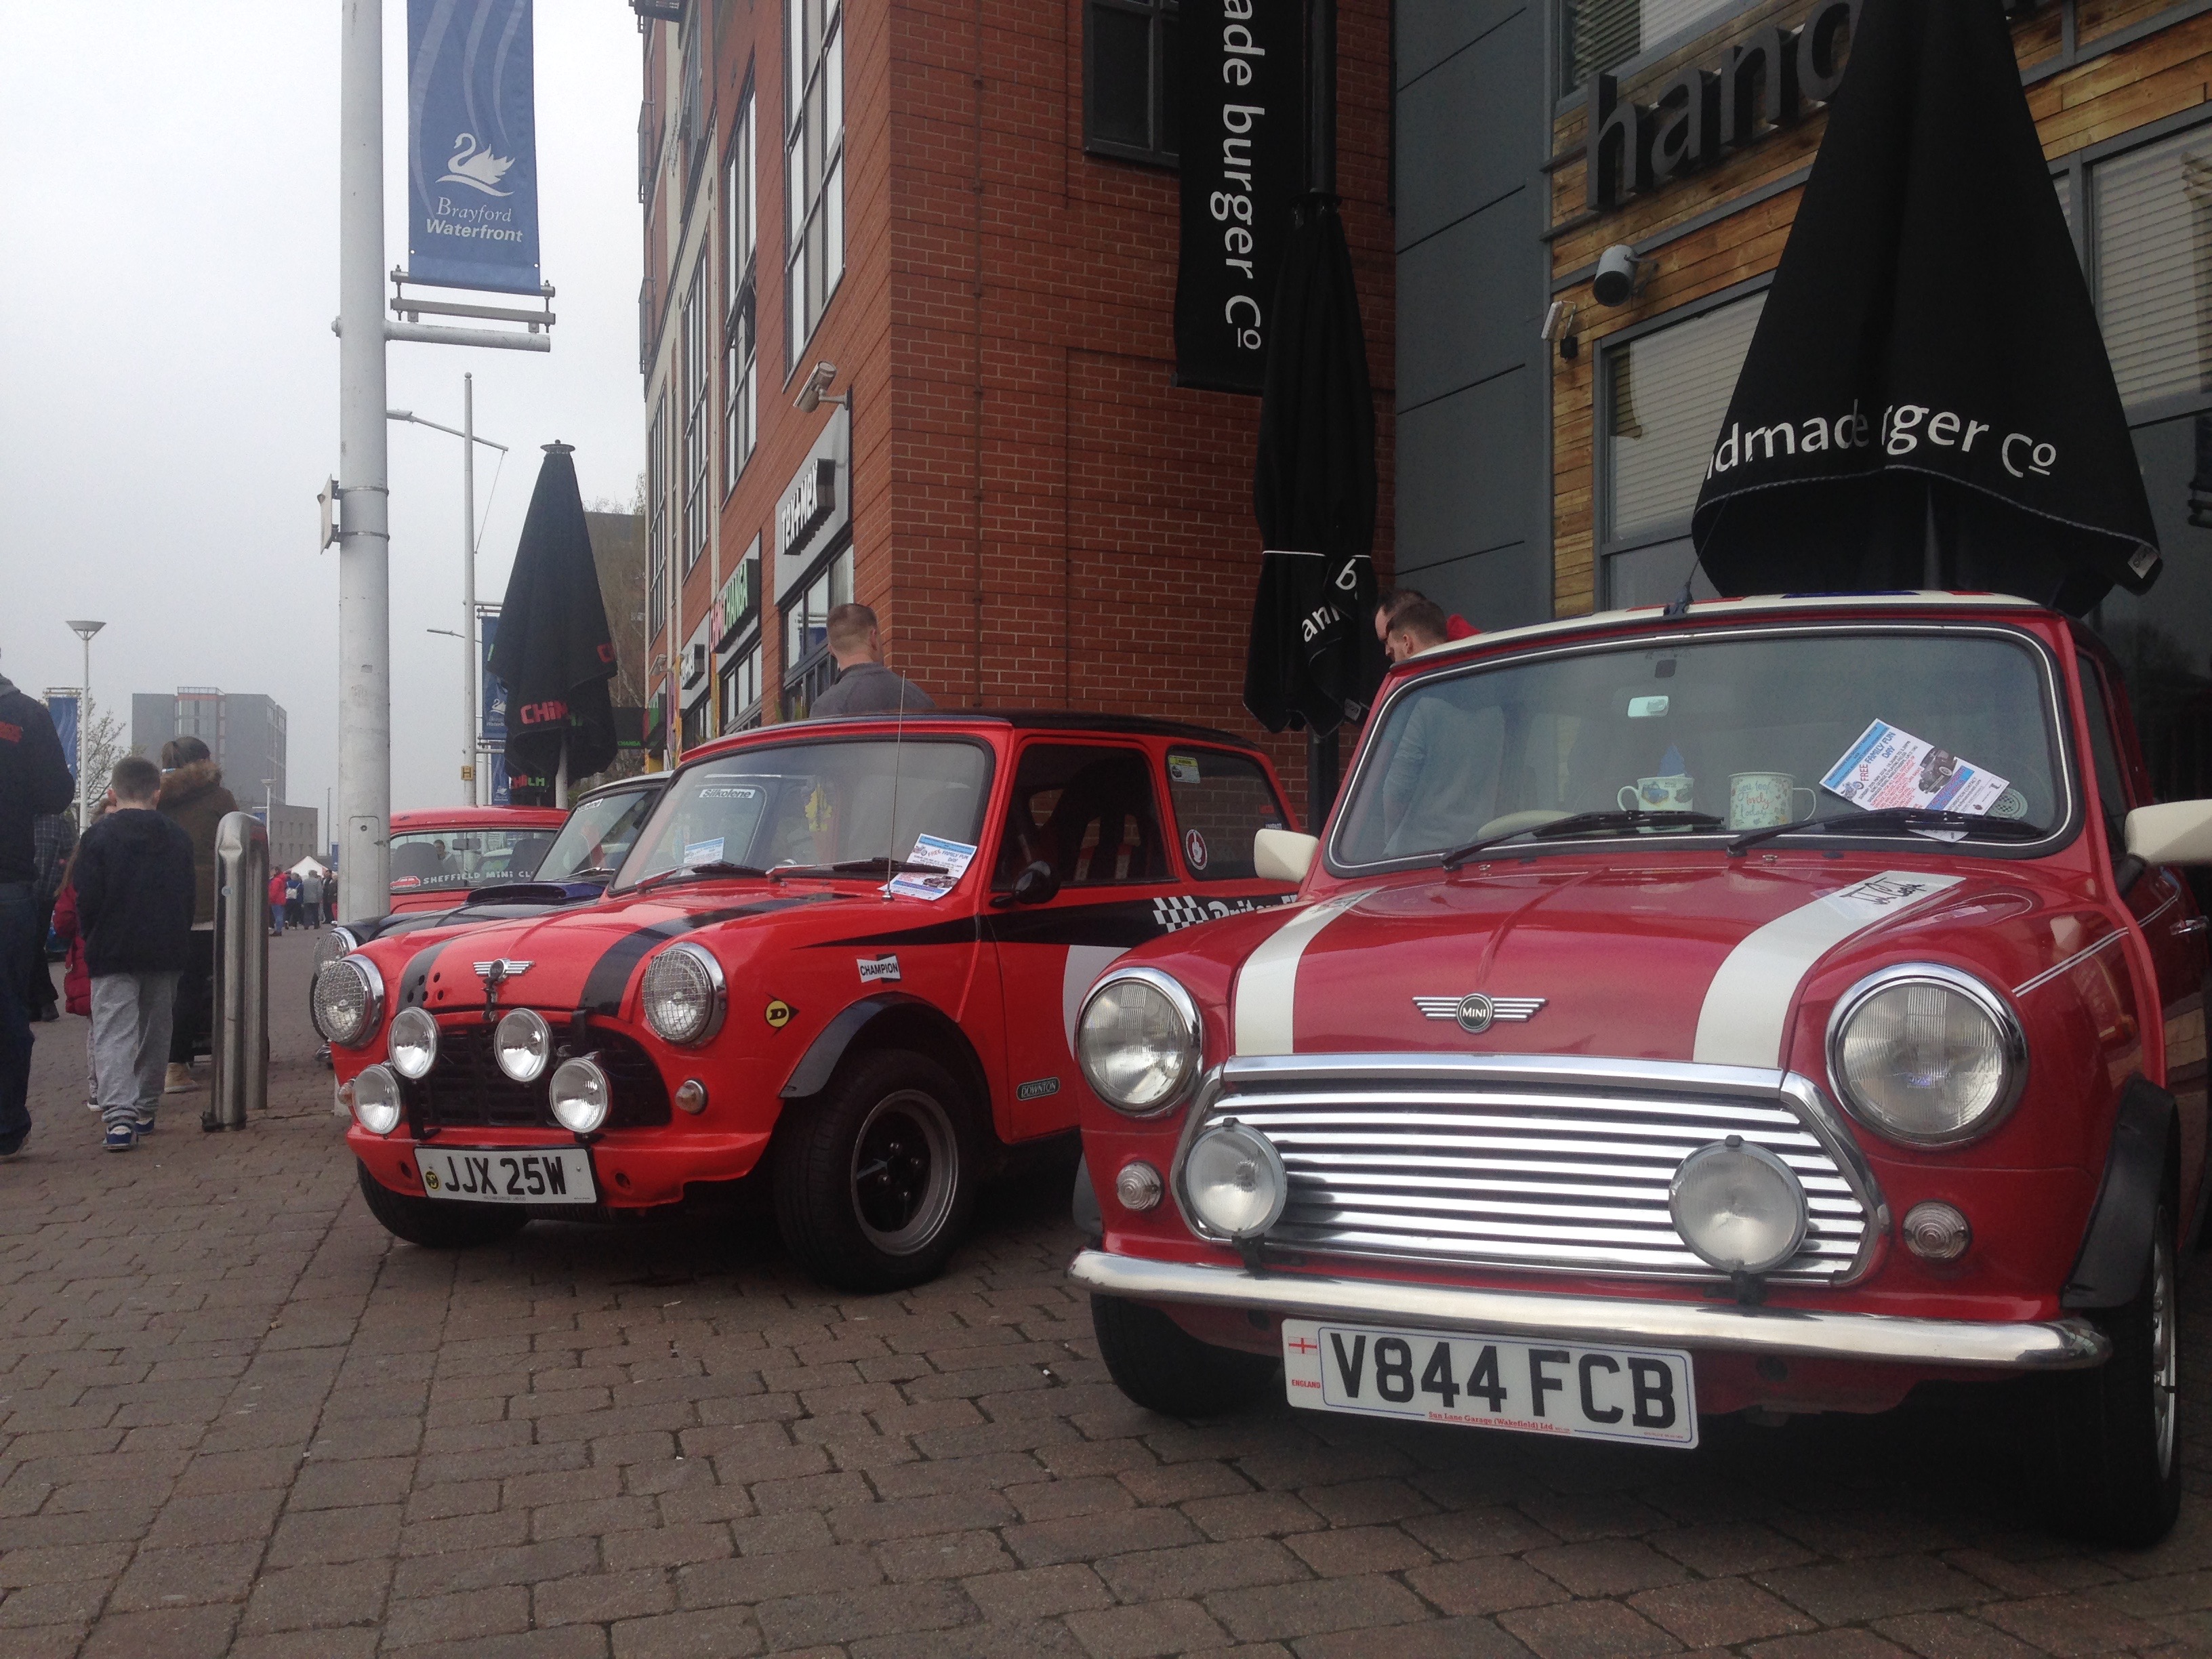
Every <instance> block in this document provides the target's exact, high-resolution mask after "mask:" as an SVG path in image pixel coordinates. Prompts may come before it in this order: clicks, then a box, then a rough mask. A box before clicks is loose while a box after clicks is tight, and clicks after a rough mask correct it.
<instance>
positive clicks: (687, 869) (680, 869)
mask: <svg viewBox="0 0 2212 1659" xmlns="http://www.w3.org/2000/svg"><path fill="white" fill-rule="evenodd" d="M766 874H768V872H767V871H765V870H762V869H759V868H757V867H756V866H752V865H750V864H732V863H731V862H729V860H726V859H709V860H708V861H707V862H706V863H704V864H679V865H678V866H676V867H675V868H674V869H673V870H663V871H662V872H660V873H659V875H657V876H647V878H645V879H644V880H643V881H641V882H640V883H638V884H637V885H636V886H635V887H633V888H631V889H630V891H631V892H633V893H642V892H644V891H646V890H647V889H648V888H653V887H659V886H660V885H662V884H664V883H667V882H671V881H681V880H686V879H693V878H698V877H701V876H765V875H766Z"/></svg>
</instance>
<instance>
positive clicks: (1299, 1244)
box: [1207, 1073, 1868, 1283]
mask: <svg viewBox="0 0 2212 1659" xmlns="http://www.w3.org/2000/svg"><path fill="white" fill-rule="evenodd" d="M1229 1090H1230V1091H1229V1092H1226V1093H1224V1094H1223V1095H1222V1096H1220V1097H1218V1099H1217V1100H1216V1101H1215V1102H1214V1103H1213V1104H1212V1108H1211V1109H1210V1111H1209V1112H1208V1114H1207V1115H1208V1118H1209V1120H1210V1121H1220V1120H1222V1119H1225V1118H1230V1117H1234V1118H1235V1119H1237V1121H1239V1122H1241V1123H1244V1124H1247V1125H1249V1126H1250V1127H1252V1128H1254V1129H1256V1130H1259V1131H1260V1132H1261V1133H1264V1134H1266V1135H1267V1137H1268V1139H1271V1140H1272V1141H1273V1143H1274V1144H1275V1146H1276V1148H1277V1150H1278V1151H1279V1152H1280V1153H1281V1154H1282V1158H1283V1163H1284V1167H1285V1170H1286V1171H1287V1172H1288V1174H1289V1176H1290V1182H1291V1190H1290V1195H1289V1200H1288V1201H1287V1203H1286V1204H1285V1208H1284V1212H1283V1215H1282V1218H1281V1219H1280V1220H1279V1222H1277V1224H1276V1225H1275V1226H1274V1227H1273V1229H1272V1230H1271V1231H1270V1232H1269V1234H1268V1237H1269V1238H1270V1240H1272V1241H1275V1242H1279V1243H1281V1244H1283V1245H1284V1246H1285V1247H1286V1248H1294V1249H1301V1250H1306V1251H1311V1252H1316V1253H1319V1254H1336V1255H1366V1256H1389V1257H1399V1258H1402V1259H1406V1260H1419V1261H1440V1262H1447V1263H1460V1264H1467V1265H1477V1264H1484V1263H1487V1264H1492V1265H1496V1266H1498V1267H1514V1268H1537V1269H1542V1268H1549V1269H1553V1270H1559V1271H1574V1272H1601V1273H1640V1274H1652V1273H1660V1274H1666V1275H1668V1276H1674V1277H1683V1278H1696V1279H1717V1278H1719V1277H1720V1275H1719V1274H1717V1273H1716V1272H1715V1271H1714V1270H1713V1268H1711V1267H1709V1266H1708V1265H1707V1264H1706V1263H1705V1261H1703V1260H1701V1259H1700V1258H1699V1256H1698V1255H1696V1253H1695V1252H1693V1251H1692V1250H1691V1249H1690V1248H1689V1247H1688V1246H1687V1245H1686V1244H1685V1243H1683V1242H1682V1239H1681V1237H1680V1235H1679V1234H1678V1233H1676V1231H1675V1230H1674V1221H1673V1219H1672V1218H1671V1217H1670V1216H1669V1214H1668V1208H1667V1194H1668V1184H1669V1183H1670V1182H1672V1181H1673V1179H1674V1172H1675V1170H1676V1169H1677V1167H1678V1166H1679V1165H1680V1163H1681V1161H1682V1159H1683V1158H1686V1157H1687V1156H1688V1155H1689V1154H1690V1153H1691V1152H1694V1151H1696V1150H1697V1149H1698V1148H1699V1147H1700V1146H1709V1145H1711V1143H1712V1142H1714V1141H1716V1140H1719V1139H1724V1138H1725V1137H1727V1136H1729V1135H1741V1137H1742V1138H1743V1139H1744V1140H1745V1141H1746V1142H1747V1143H1749V1144H1751V1145H1753V1146H1760V1147H1763V1148H1765V1150H1767V1151H1768V1152H1772V1153H1773V1154H1774V1155H1775V1156H1776V1157H1778V1158H1780V1159H1781V1160H1782V1161H1783V1162H1784V1164H1788V1165H1789V1166H1790V1170H1791V1171H1792V1172H1793V1173H1794V1174H1796V1176H1797V1178H1798V1181H1799V1183H1800V1184H1801V1185H1802V1187H1803V1188H1804V1189H1805V1194H1806V1200H1807V1206H1808V1217H1809V1218H1808V1225H1807V1233H1806V1239H1805V1243H1804V1245H1803V1246H1802V1249H1800V1250H1799V1251H1798V1253H1797V1255H1796V1256H1795V1257H1794V1258H1792V1259H1791V1260H1790V1261H1789V1262H1787V1263H1785V1264H1784V1266H1783V1267H1779V1268H1778V1269H1776V1270H1775V1272H1774V1273H1772V1274H1771V1275H1770V1277H1771V1278H1774V1279H1782V1280H1793V1279H1794V1280H1800V1281H1810V1282H1814V1283H1821V1282H1833V1281H1835V1280H1837V1279H1841V1278H1842V1277H1844V1275H1846V1274H1848V1273H1851V1272H1852V1271H1853V1270H1854V1269H1855V1268H1856V1267H1857V1266H1858V1265H1859V1263H1860V1261H1861V1260H1862V1258H1863V1255H1864V1247H1865V1245H1866V1243H1867V1228H1868V1216H1867V1209H1866V1205H1865V1203H1864V1202H1863V1200H1862V1197H1861V1195H1860V1191H1859V1189H1858V1188H1857V1187H1856V1186H1855V1185H1854V1183H1853V1182H1852V1180H1851V1179H1850V1176H1848V1175H1847V1174H1846V1172H1845V1171H1844V1169H1843V1168H1841V1167H1840V1166H1839V1165H1838V1162H1837V1159H1836V1156H1835V1155H1834V1154H1833V1153H1832V1152H1830V1151H1829V1149H1828V1143H1827V1142H1826V1141H1824V1140H1823V1139H1822V1138H1821V1136H1820V1134H1818V1133H1815V1132H1814V1127H1813V1125H1812V1123H1811V1122H1810V1121H1808V1119H1807V1118H1805V1117H1802V1116H1800V1115H1799V1112H1798V1110H1797V1109H1796V1105H1794V1104H1793V1103H1791V1101H1790V1099H1788V1098H1787V1097H1784V1096H1782V1095H1779V1094H1773V1095H1766V1094H1753V1093H1750V1092H1748V1091H1745V1090H1744V1089H1742V1088H1741V1086H1737V1087H1734V1088H1731V1089H1728V1090H1725V1091H1723V1090H1716V1091H1715V1092H1714V1093H1713V1094H1711V1095H1701V1094H1699V1092H1697V1091H1695V1090H1694V1089H1693V1088H1692V1089H1685V1088H1683V1087H1682V1086H1681V1085H1679V1084H1674V1085H1669V1086H1666V1087H1660V1086H1654V1087H1653V1088H1652V1089H1651V1090H1650V1091H1649V1092H1644V1091H1638V1090H1637V1089H1635V1088H1633V1087H1631V1086H1624V1085H1622V1083H1621V1081H1620V1079H1619V1078H1618V1076H1617V1075H1616V1076H1615V1077H1613V1078H1609V1079H1605V1080H1604V1081H1602V1082H1601V1083H1595V1084H1593V1085H1592V1086H1590V1087H1589V1089H1588V1090H1587V1091H1578V1090H1577V1089H1576V1088H1575V1087H1574V1086H1572V1085H1559V1086H1533V1087H1532V1086H1529V1085H1528V1083H1527V1082H1525V1081H1523V1080H1516V1079H1498V1080H1496V1081H1494V1082H1493V1081H1492V1080H1491V1079H1475V1080H1473V1081H1469V1080H1466V1079H1462V1078H1454V1079H1435V1080H1422V1081H1412V1082H1408V1081H1406V1080H1403V1079H1388V1080H1385V1079H1376V1080H1374V1081H1371V1082H1370V1081H1369V1080H1366V1079H1358V1078H1348V1079H1335V1078H1331V1079H1327V1080H1326V1081H1323V1080H1321V1079H1314V1078H1311V1077H1310V1076H1309V1077H1298V1076H1296V1075H1283V1074H1280V1073H1277V1074H1275V1075H1273V1076H1270V1077H1268V1078H1267V1079H1266V1080H1265V1081H1264V1082H1255V1083H1254V1084H1252V1085H1249V1086H1248V1085H1242V1084H1241V1082H1240V1080H1238V1079H1236V1078H1235V1077H1234V1074H1233V1073H1232V1074H1231V1079H1230V1082H1229Z"/></svg>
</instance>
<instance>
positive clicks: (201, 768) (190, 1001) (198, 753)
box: [160, 738, 238, 1095]
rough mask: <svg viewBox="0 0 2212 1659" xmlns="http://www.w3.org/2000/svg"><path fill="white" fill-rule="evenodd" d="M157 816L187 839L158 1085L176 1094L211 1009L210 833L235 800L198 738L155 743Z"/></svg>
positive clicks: (187, 1077) (188, 1081)
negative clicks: (182, 924) (170, 1014)
mask: <svg viewBox="0 0 2212 1659" xmlns="http://www.w3.org/2000/svg"><path fill="white" fill-rule="evenodd" d="M160 807H161V816H162V817H165V818H167V819H169V820H171V821H172V822H173V823H175V824H176V825H177V827H178V828H179V829H182V830H183V831H184V832H185V834H186V835H187V836H191V842H192V884H193V896H192V939H191V961H190V962H189V963H185V969H184V972H183V974H182V975H181V976H180V977H179V979H178V981H177V1012H176V1018H175V1020H174V1021H173V1024H172V1025H171V1028H170V1031H169V1069H168V1073H167V1079H166V1081H165V1082H164V1084H163V1085H162V1087H163V1091H164V1092H165V1093H167V1094H173V1095H174V1094H182V1093H184V1092H185V1091H186V1090H188V1089H191V1088H193V1087H195V1086H196V1085H194V1084H193V1082H192V1072H191V1066H192V1056H193V1055H194V1054H197V1052H198V1050H199V1044H200V1041H201V1039H202V1038H203V1037H204V1036H206V1035H207V1034H208V1031H209V1029H210V1024H211V1023H212V1020H213V1017H214V1012H215V832H216V829H217V827H218V826H220V825H221V824H222V820H223V815H224V814H225V813H227V812H235V811H238V802H237V801H236V800H235V799H233V797H232V795H231V793H230V791H229V790H228V789H226V788H224V787H222V768H221V767H219V766H217V765H216V763H215V760H214V757H212V756H210V754H209V753H208V746H207V744H204V743H203V742H202V741H200V739H199V738H170V739H169V741H168V742H167V743H165V744H162V745H161V801H160Z"/></svg>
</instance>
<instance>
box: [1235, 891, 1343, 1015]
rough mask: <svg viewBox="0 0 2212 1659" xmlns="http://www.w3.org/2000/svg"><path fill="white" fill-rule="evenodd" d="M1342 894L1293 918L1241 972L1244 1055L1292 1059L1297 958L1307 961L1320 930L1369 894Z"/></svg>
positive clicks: (1239, 994)
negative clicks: (1307, 948)
mask: <svg viewBox="0 0 2212 1659" xmlns="http://www.w3.org/2000/svg"><path fill="white" fill-rule="evenodd" d="M1377 890H1378V889H1376V888H1373V887H1368V888H1364V889H1362V890H1360V891H1358V892H1357V893H1342V894H1340V895H1338V896H1336V897H1335V898H1333V899H1329V900H1328V901H1326V902H1322V903H1320V904H1313V905H1309V906H1307V907H1306V908H1304V909H1303V910H1298V911H1296V912H1294V913H1293V914H1292V915H1291V918H1290V920H1289V921H1285V923H1284V924H1283V925H1282V926H1281V927H1278V928H1277V929H1276V930H1275V931H1274V932H1273V933H1271V934H1269V935H1268V936H1267V939H1266V941H1265V942H1264V943H1262V944H1261V946H1260V948H1259V949H1258V950H1256V951H1253V952H1252V954H1251V955H1250V956H1249V957H1245V958H1244V965H1243V967H1242V968H1240V969H1237V1007H1236V1018H1235V1027H1236V1034H1237V1053H1238V1054H1290V1053H1291V1052H1292V1049H1291V1040H1292V1037H1293V1035H1294V1033H1293V1032H1292V1030H1291V1017H1292V1014H1293V1013H1294V1012H1295V1011H1296V1008H1297V994H1298V958H1299V957H1303V956H1304V955H1305V952H1306V946H1307V945H1310V944H1312V943H1313V941H1314V938H1315V936H1316V934H1318V933H1320V932H1321V930H1322V928H1324V927H1328V925H1329V923H1331V922H1332V921H1335V920H1336V919H1337V918H1338V917H1339V916H1340V915H1343V914H1344V913H1345V912H1346V910H1349V909H1350V908H1352V906H1353V905H1355V904H1357V903H1358V902H1359V901H1360V900H1362V899H1364V898H1365V897H1366V896H1368V895H1369V894H1370V893H1373V892H1376V891H1377Z"/></svg>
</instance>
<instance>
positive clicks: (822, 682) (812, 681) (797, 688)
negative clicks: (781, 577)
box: [776, 529, 859, 720]
mask: <svg viewBox="0 0 2212 1659" xmlns="http://www.w3.org/2000/svg"><path fill="white" fill-rule="evenodd" d="M840 574H842V575H843V577H844V592H845V597H844V598H843V599H839V598H838V597H837V591H838V580H837V579H838V577H839V575H840ZM817 583H827V584H828V587H827V593H828V599H827V602H826V603H825V604H824V605H823V607H822V615H823V618H824V621H825V623H826V621H827V618H828V617H829V612H831V611H834V610H836V608H837V607H838V606H839V605H843V604H846V603H848V602H849V601H850V600H852V599H854V598H855V597H856V595H857V592H858V583H859V571H858V563H857V558H856V554H855V548H854V541H853V537H852V533H851V532H850V530H849V529H848V531H846V532H843V533H842V535H841V536H840V538H839V539H838V540H836V541H835V542H833V543H831V544H829V547H827V548H825V549H824V550H823V553H822V556H821V557H819V558H818V559H817V560H816V561H815V562H814V564H813V566H812V567H811V568H810V569H809V570H808V571H807V572H806V574H805V575H804V576H803V577H801V578H800V579H799V580H797V581H795V582H793V584H792V585H791V586H790V588H789V589H788V592H789V593H790V595H791V597H790V598H789V599H786V600H783V601H782V602H781V603H780V604H779V605H777V606H776V627H777V628H778V629H781V644H782V649H783V685H782V696H781V703H782V706H783V718H784V719H785V720H803V719H804V718H805V715H804V714H800V713H799V712H798V711H799V709H800V708H802V707H806V708H811V706H812V705H813V702H814V699H815V698H816V697H817V696H819V695H821V692H822V690H823V688H824V687H826V686H827V685H828V684H829V674H828V672H827V671H826V670H825V665H827V664H829V663H830V661H831V658H830V654H829V632H828V629H827V628H826V627H825V628H824V629H823V635H822V638H821V639H820V640H819V641H817V642H815V643H814V644H811V645H810V646H808V647H806V648H805V650H803V651H795V650H793V648H792V645H793V640H792V628H793V622H794V619H795V618H798V617H804V616H805V614H807V613H806V611H805V605H806V600H807V596H808V595H809V594H810V593H811V592H812V591H813V589H814V587H815V586H816V584H817Z"/></svg>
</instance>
